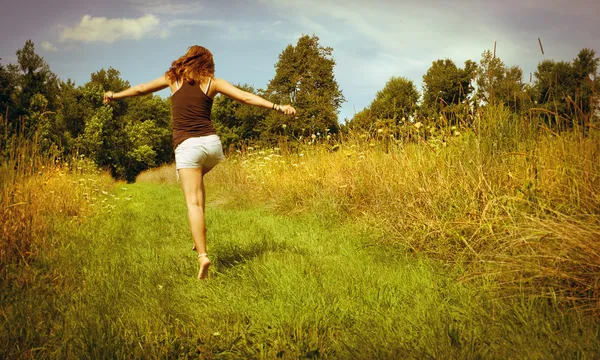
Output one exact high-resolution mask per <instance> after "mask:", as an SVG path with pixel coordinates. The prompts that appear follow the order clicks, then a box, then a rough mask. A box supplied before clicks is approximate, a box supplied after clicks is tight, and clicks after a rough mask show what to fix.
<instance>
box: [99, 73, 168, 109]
mask: <svg viewBox="0 0 600 360" xmlns="http://www.w3.org/2000/svg"><path fill="white" fill-rule="evenodd" d="M167 87H169V81H168V80H167V77H166V76H164V75H163V76H161V77H159V78H157V79H154V80H152V81H150V82H147V83H145V84H139V85H136V86H132V87H130V88H129V89H125V90H123V91H120V92H117V93H116V92H112V91H107V92H105V93H104V103H105V104H108V103H109V102H111V101H113V100H117V99H123V98H126V97H131V96H140V95H146V94H151V93H153V92H155V91H159V90H162V89H164V88H167Z"/></svg>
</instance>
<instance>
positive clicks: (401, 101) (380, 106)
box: [349, 76, 420, 129]
mask: <svg viewBox="0 0 600 360" xmlns="http://www.w3.org/2000/svg"><path fill="white" fill-rule="evenodd" d="M419 97H420V95H419V92H418V91H417V87H416V86H415V84H414V83H413V82H412V81H410V80H408V79H406V78H403V77H395V76H394V77H392V78H390V80H388V82H387V83H386V84H385V87H384V88H383V89H381V90H379V91H378V92H377V95H376V96H375V99H374V100H373V101H372V102H371V104H370V105H369V106H368V107H367V108H365V109H364V110H362V111H361V112H359V113H357V114H356V115H355V116H354V117H353V118H352V120H351V121H350V124H349V125H350V127H351V128H361V129H369V128H371V127H372V125H373V123H374V122H375V121H376V120H391V122H392V123H393V124H395V125H397V124H398V123H399V122H400V121H401V119H402V118H409V117H411V116H413V114H414V112H415V110H416V108H417V102H418V101H419Z"/></svg>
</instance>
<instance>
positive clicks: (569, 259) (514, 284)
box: [159, 109, 600, 308]
mask: <svg viewBox="0 0 600 360" xmlns="http://www.w3.org/2000/svg"><path fill="white" fill-rule="evenodd" d="M540 129H543V126H542V125H541V124H539V123H537V122H535V121H534V120H532V119H515V118H514V117H513V116H512V115H510V114H508V113H507V112H504V111H502V109H500V110H499V111H498V112H496V113H493V114H488V116H487V117H485V116H484V117H482V122H481V124H478V123H476V124H475V126H473V128H472V129H460V130H461V132H462V134H460V132H459V133H456V135H455V130H450V129H437V130H435V131H434V132H436V133H437V135H436V136H429V137H428V139H427V140H425V139H424V138H423V137H414V138H413V139H418V141H412V142H404V141H394V139H393V138H391V137H389V136H385V135H386V131H387V130H383V131H380V132H378V133H377V134H376V135H375V136H365V135H362V136H361V135H358V134H356V135H354V136H350V137H348V138H346V139H344V141H343V142H340V143H337V144H333V143H331V142H328V141H323V142H322V143H317V144H305V145H303V146H300V148H297V149H292V147H291V146H288V144H282V145H280V147H281V148H274V149H262V148H248V149H246V150H245V151H243V152H240V153H233V154H230V155H229V156H228V159H227V160H226V161H225V162H224V163H223V164H221V165H220V166H218V167H217V168H216V169H215V170H214V171H213V173H211V174H210V176H211V178H210V179H208V182H209V183H210V184H212V190H213V191H214V190H216V191H218V192H219V193H220V194H221V195H220V196H226V197H228V198H229V199H228V200H229V201H230V202H231V201H233V202H235V201H238V202H240V203H243V202H247V201H255V202H261V203H267V204H270V205H271V206H273V207H274V208H276V209H277V210H278V211H280V212H282V213H296V212H303V211H315V212H318V213H320V214H321V215H322V216H323V217H324V218H328V217H331V218H332V221H335V220H336V219H339V217H342V218H349V219H354V220H353V221H359V222H361V223H363V224H365V226H368V228H370V229H372V230H374V231H378V232H380V233H383V234H384V236H381V237H380V240H379V243H381V244H401V245H403V246H405V247H406V249H407V250H408V251H411V252H421V253H426V254H428V255H429V256H434V257H436V258H438V259H442V260H444V261H448V262H450V263H452V262H454V263H461V264H470V265H471V266H470V268H471V271H470V274H471V276H468V277H472V276H488V277H493V278H494V279H496V280H497V281H498V282H499V283H502V284H503V285H502V291H503V292H504V293H505V294H516V293H522V292H523V291H525V292H527V293H528V294H531V295H535V296H552V297H558V298H560V299H562V300H564V301H575V302H577V305H578V306H579V305H582V306H585V307H587V308H590V307H592V308H595V307H597V306H598V304H600V303H599V300H600V298H599V297H598V292H599V291H600V282H599V280H600V272H598V268H599V267H600V255H599V254H600V241H598V239H600V219H599V216H598V215H599V214H600V196H599V195H598V191H597V189H598V188H599V186H600V162H599V161H598V159H600V134H598V132H595V133H590V134H589V136H587V137H583V136H581V135H579V132H577V131H573V132H569V133H563V134H561V135H559V136H557V135H556V134H552V133H551V132H547V131H544V130H540ZM421 130H422V131H429V130H428V129H425V128H422V129H421ZM413 131H414V129H413ZM421 134H422V133H421ZM444 143H445V144H444ZM166 171H168V172H172V168H169V169H168V170H166ZM159 177H160V176H159ZM509 290H515V291H509Z"/></svg>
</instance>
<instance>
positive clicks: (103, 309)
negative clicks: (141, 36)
mask: <svg viewBox="0 0 600 360" xmlns="http://www.w3.org/2000/svg"><path fill="white" fill-rule="evenodd" d="M215 176H218V174H216V175H215ZM208 181H209V188H208V192H209V199H208V200H209V201H208V205H207V207H208V220H207V221H208V228H209V252H210V253H211V256H212V259H213V264H214V267H213V268H212V273H211V278H210V279H209V280H208V281H206V282H199V281H198V280H196V279H195V275H196V271H197V264H196V259H195V256H194V253H192V251H190V248H191V238H190V235H189V231H188V228H187V223H186V216H185V214H186V210H185V205H184V202H183V197H182V194H181V190H180V189H179V188H178V187H177V186H176V185H173V184H153V183H144V182H139V183H137V184H134V185H124V184H119V185H117V186H116V188H115V191H114V192H107V193H106V194H101V195H100V198H99V199H98V203H99V204H102V206H101V210H99V211H97V213H96V215H95V216H93V217H92V218H90V219H88V220H87V221H85V222H83V223H81V224H79V223H77V222H75V221H65V220H64V219H63V220H60V221H56V222H55V223H54V224H53V226H52V233H51V236H50V238H51V239H52V241H51V246H45V247H44V248H41V249H37V253H38V255H37V256H36V257H35V259H33V260H31V261H30V262H29V263H28V265H27V266H25V267H21V268H19V269H18V271H16V270H15V271H11V269H8V270H6V271H5V274H6V278H5V279H4V284H3V291H2V295H1V297H0V306H1V321H2V330H1V333H0V349H1V350H0V351H1V352H2V353H1V354H0V357H2V358H16V357H21V358H29V357H42V358H46V357H51V358H56V357H60V358H64V357H68V358H112V357H119V358H123V357H127V358H132V357H151V358H154V357H160V358H178V357H201V358H225V359H231V358H240V359H242V358H243V359H245V358H285V359H292V358H294V359H297V358H418V359H422V358H522V359H536V358H538V359H545V358H565V359H571V358H581V359H593V358H597V357H598V355H599V354H600V333H599V331H600V327H599V326H598V324H597V323H596V322H594V321H593V319H589V318H586V317H584V316H581V315H580V314H579V313H577V312H568V311H567V312H563V311H561V310H560V309H559V308H558V307H557V306H556V304H554V303H553V302H552V301H547V300H540V299H537V300H535V299H531V298H528V297H522V298H512V299H511V300H510V301H506V300H505V301H498V300H497V299H496V298H495V297H493V296H490V294H489V293H488V291H487V289H488V287H489V286H490V285H489V284H486V283H485V282H484V281H483V280H482V281H475V282H468V283H463V282H461V281H459V278H460V277H461V276H462V275H463V274H462V270H461V269H460V268H459V267H456V266H448V265H447V264H446V265H444V263H442V262H436V261H433V260H429V259H427V258H424V257H420V256H415V255H406V251H404V249H403V248H402V247H398V246H394V245H391V244H390V245H382V241H383V240H384V239H381V236H382V234H379V233H377V232H372V231H365V229H364V227H363V226H358V225H353V224H352V223H350V222H337V223H334V222H331V221H329V219H328V218H327V217H321V216H319V215H318V214H316V213H312V214H311V213H306V214H301V215H292V216H282V215H277V214H275V213H273V211H272V209H268V208H265V207H264V206H262V207H261V206H256V205H248V204H246V205H240V204H239V203H236V202H230V201H229V200H228V199H227V198H224V197H222V196H221V192H220V191H219V189H218V187H217V186H216V185H215V183H214V181H215V179H214V178H210V179H209V180H208ZM49 245H50V244H49ZM15 269H16V268H15ZM24 272H26V274H24ZM19 279H23V280H22V281H19ZM7 286H10V288H7Z"/></svg>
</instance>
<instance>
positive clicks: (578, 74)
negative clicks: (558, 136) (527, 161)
mask: <svg viewBox="0 0 600 360" xmlns="http://www.w3.org/2000/svg"><path fill="white" fill-rule="evenodd" d="M595 54H596V53H595V51H594V50H590V49H582V50H581V51H580V52H579V54H578V55H577V57H576V58H575V59H574V61H573V62H572V63H571V62H568V61H559V62H555V61H554V60H544V61H542V62H541V63H540V64H539V65H538V67H537V70H536V72H535V77H536V84H535V94H536V99H535V100H536V101H537V103H538V105H539V106H540V107H541V108H542V109H543V110H545V112H544V113H543V114H544V115H545V116H546V119H547V121H548V122H550V123H551V124H553V125H555V126H557V127H559V128H562V129H566V128H571V127H572V126H573V125H575V124H580V125H584V127H583V128H584V129H585V126H587V125H588V123H589V121H590V119H591V117H593V116H594V111H595V109H597V108H598V103H599V99H600V98H599V94H600V80H599V79H598V76H597V73H598V64H599V62H600V59H598V58H595Z"/></svg>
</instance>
